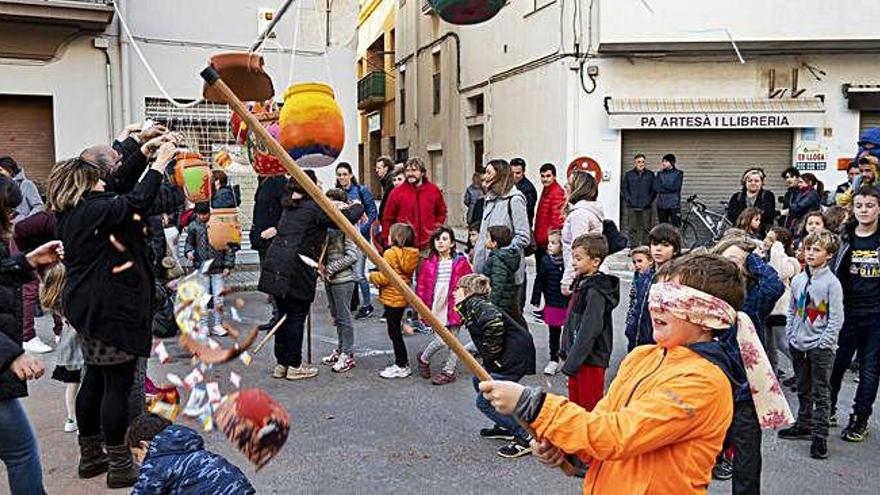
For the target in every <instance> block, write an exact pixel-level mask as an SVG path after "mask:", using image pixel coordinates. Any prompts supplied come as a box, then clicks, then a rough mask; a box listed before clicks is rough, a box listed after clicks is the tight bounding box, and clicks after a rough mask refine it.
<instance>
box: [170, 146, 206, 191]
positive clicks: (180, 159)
mask: <svg viewBox="0 0 880 495" xmlns="http://www.w3.org/2000/svg"><path fill="white" fill-rule="evenodd" d="M203 160H204V157H203V156H202V155H201V154H199V153H196V152H194V151H186V150H181V151H178V152H177V153H175V154H174V158H173V159H172V160H171V164H170V166H171V167H172V170H173V171H174V172H173V175H172V176H171V182H172V183H173V184H174V185H175V186H178V187H183V167H184V165H186V164H188V163H192V162H193V161H203Z"/></svg>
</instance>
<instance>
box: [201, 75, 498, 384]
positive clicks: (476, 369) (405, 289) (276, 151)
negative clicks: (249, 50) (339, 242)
mask: <svg viewBox="0 0 880 495" xmlns="http://www.w3.org/2000/svg"><path fill="white" fill-rule="evenodd" d="M201 75H202V78H203V79H205V81H206V82H207V83H208V84H209V85H210V86H213V87H214V89H215V90H217V92H218V93H219V94H220V95H222V96H223V98H224V99H225V100H226V103H228V104H229V106H230V107H231V108H232V111H234V112H235V113H237V114H238V115H239V116H240V117H241V119H242V120H243V121H244V122H245V123H246V124H247V126H248V129H250V130H251V131H252V132H253V133H254V134H256V136H257V137H258V138H259V139H260V141H262V142H263V144H265V145H266V147H267V148H268V149H269V151H270V152H271V153H272V154H273V155H274V156H275V157H276V158H278V159H279V160H280V161H281V164H282V165H284V168H285V169H286V170H287V172H288V173H289V174H290V175H291V176H292V177H293V178H294V179H295V180H296V182H297V183H299V185H300V186H301V187H302V188H303V189H304V190H305V191H306V193H307V194H308V195H309V196H311V197H312V199H313V200H315V202H316V203H318V206H320V207H321V209H322V210H323V211H324V213H326V214H327V215H328V216H329V217H330V218H331V219H332V220H333V223H335V224H336V226H337V227H339V229H340V230H341V231H342V232H344V233H345V235H346V236H347V237H348V238H349V239H351V240H352V241H354V243H355V244H357V246H358V248H359V249H360V250H361V251H363V252H364V254H366V255H367V257H368V258H370V261H372V262H373V264H374V265H376V267H377V268H378V269H379V271H381V272H382V274H383V275H385V277H387V278H388V280H389V281H390V282H391V285H393V286H394V287H395V288H397V290H398V291H400V293H401V294H403V297H404V299H406V302H407V303H409V304H410V306H412V307H413V308H414V309H415V310H416V311H417V312H418V313H419V315H421V316H422V318H424V319H425V320H426V321H427V322H428V323H429V324H430V325H431V327H432V328H433V329H434V331H435V332H436V333H437V335H439V336H440V338H441V339H443V342H445V343H446V345H448V346H449V348H450V349H451V350H452V352H454V353H455V354H456V355H457V356H458V358H459V359H460V360H461V361H462V362H463V363H464V364H465V366H467V367H468V369H470V370H471V372H472V373H473V374H474V375H476V376H477V378H479V379H480V381H486V380H491V379H492V377H491V376H490V375H489V373H488V372H487V371H486V369H485V368H483V366H482V365H481V364H480V363H479V362H478V361H477V360H476V359H475V358H474V356H472V355H471V354H470V353H469V352H467V350H465V348H464V346H463V345H462V344H461V342H459V341H458V339H456V338H455V335H453V334H452V332H450V331H449V329H447V328H446V327H445V326H444V325H443V323H441V322H440V320H439V319H437V316H435V315H434V313H432V312H431V309H430V308H428V306H426V305H425V303H424V302H422V300H421V299H419V297H418V296H417V295H416V293H415V292H413V290H412V289H410V287H409V284H408V283H406V282H404V280H403V279H402V278H400V275H398V274H397V272H395V271H394V269H392V268H391V265H389V264H388V262H387V261H385V258H383V257H382V256H380V255H379V253H378V252H376V250H375V249H374V248H373V246H372V245H371V244H370V242H369V241H367V239H366V238H365V237H364V236H362V235H361V233H360V232H359V231H358V229H357V227H355V226H354V225H353V224H352V223H351V222H349V221H348V219H347V218H345V216H344V215H343V214H342V212H341V211H339V210H338V209H337V208H336V207H335V206H334V205H333V203H332V202H331V201H330V199H329V198H327V196H325V195H324V193H323V191H321V188H319V187H318V185H317V184H315V183H314V182H312V179H311V178H309V176H308V175H306V173H305V172H303V169H302V168H300V167H299V165H297V164H296V162H295V161H294V160H293V158H291V157H290V155H289V154H288V153H287V151H286V150H285V149H284V148H283V147H281V145H280V144H278V142H277V141H275V139H274V138H273V137H272V136H271V135H270V134H269V131H267V130H266V128H264V127H263V126H262V124H260V122H259V121H258V120H257V118H256V117H255V116H254V115H253V114H252V113H251V112H250V111H249V110H248V109H247V107H246V106H245V104H244V103H243V102H242V101H241V100H239V99H238V97H237V96H235V93H234V92H233V91H232V90H231V89H229V86H227V85H226V83H225V82H223V80H222V79H220V76H219V74H217V72H216V71H215V70H214V69H213V68H211V67H208V68H207V69H205V70H204V71H202V74H201Z"/></svg>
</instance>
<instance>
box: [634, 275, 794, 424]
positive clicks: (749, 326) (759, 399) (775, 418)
mask: <svg viewBox="0 0 880 495" xmlns="http://www.w3.org/2000/svg"><path fill="white" fill-rule="evenodd" d="M648 309H649V310H650V311H651V312H652V313H653V312H664V311H665V312H668V313H670V314H671V315H672V316H674V317H676V318H679V319H682V320H685V321H689V322H691V323H693V324H696V325H700V326H702V327H706V328H711V329H713V330H726V329H728V328H730V327H731V326H733V325H736V341H737V344H738V345H739V351H740V355H741V356H742V363H743V367H744V368H745V371H746V379H747V380H748V382H749V388H750V389H751V392H752V400H753V401H754V403H755V410H756V411H757V413H758V423H760V425H761V428H770V429H779V428H782V427H784V426H787V425H789V424H792V423H794V416H793V415H792V414H791V409H790V408H789V406H788V401H786V400H785V396H784V395H783V394H782V388H781V387H780V386H779V380H777V378H776V374H774V373H773V370H772V368H771V367H770V361H769V360H768V359H767V354H766V353H765V352H764V346H763V345H762V344H761V341H760V340H759V339H758V333H757V332H756V331H755V325H754V324H753V323H752V320H751V319H750V318H749V317H748V316H747V315H746V314H745V313H743V312H737V311H736V310H734V309H733V307H732V306H730V305H729V304H727V302H725V301H723V300H722V299H719V298H717V297H715V296H713V295H711V294H707V293H705V292H703V291H700V290H697V289H694V288H693V287H688V286H686V285H681V284H677V283H672V282H659V283H656V284H654V285H653V286H651V292H650V295H649V297H648Z"/></svg>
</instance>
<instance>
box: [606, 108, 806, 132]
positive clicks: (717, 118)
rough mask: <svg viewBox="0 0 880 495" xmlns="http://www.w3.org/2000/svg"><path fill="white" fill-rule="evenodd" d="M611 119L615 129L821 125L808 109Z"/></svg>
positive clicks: (615, 116)
mask: <svg viewBox="0 0 880 495" xmlns="http://www.w3.org/2000/svg"><path fill="white" fill-rule="evenodd" d="M820 117H821V116H820ZM608 119H609V126H610V127H611V128H614V129H788V128H797V127H816V125H817V117H816V115H814V114H812V113H808V112H803V113H798V112H779V113H764V112H760V113H620V114H611V115H609V116H608ZM819 123H821V121H819Z"/></svg>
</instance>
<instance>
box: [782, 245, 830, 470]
mask: <svg viewBox="0 0 880 495" xmlns="http://www.w3.org/2000/svg"><path fill="white" fill-rule="evenodd" d="M803 245H804V251H805V254H806V261H807V269H806V271H804V272H802V273H800V274H799V275H797V276H796V277H795V278H794V279H792V281H791V299H790V301H789V305H788V317H787V320H786V328H785V331H786V335H787V336H788V341H789V344H790V346H791V358H792V364H793V366H794V372H795V376H796V377H797V391H798V402H799V406H798V417H797V422H796V423H795V424H794V426H792V427H790V428H786V429H784V430H780V431H779V438H784V439H788V440H796V439H808V438H812V445H811V446H810V457H812V458H814V459H825V458H827V457H828V446H827V444H826V439H827V438H828V415H829V412H830V409H831V404H830V401H831V391H830V376H831V367H832V364H833V363H834V349H835V347H837V334H838V333H839V332H840V329H841V327H843V289H842V287H841V285H840V281H839V280H837V277H836V276H835V275H834V272H833V271H831V269H830V268H829V267H828V262H829V260H831V259H832V258H833V257H834V254H835V253H836V252H837V250H838V249H839V247H840V242H839V241H838V239H837V236H835V235H834V234H832V233H831V232H828V231H826V230H821V231H818V232H814V233H812V234H810V235H808V236H807V237H806V238H805V239H804V241H803Z"/></svg>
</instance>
